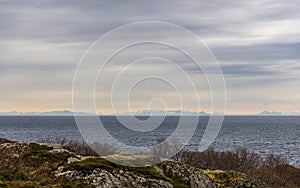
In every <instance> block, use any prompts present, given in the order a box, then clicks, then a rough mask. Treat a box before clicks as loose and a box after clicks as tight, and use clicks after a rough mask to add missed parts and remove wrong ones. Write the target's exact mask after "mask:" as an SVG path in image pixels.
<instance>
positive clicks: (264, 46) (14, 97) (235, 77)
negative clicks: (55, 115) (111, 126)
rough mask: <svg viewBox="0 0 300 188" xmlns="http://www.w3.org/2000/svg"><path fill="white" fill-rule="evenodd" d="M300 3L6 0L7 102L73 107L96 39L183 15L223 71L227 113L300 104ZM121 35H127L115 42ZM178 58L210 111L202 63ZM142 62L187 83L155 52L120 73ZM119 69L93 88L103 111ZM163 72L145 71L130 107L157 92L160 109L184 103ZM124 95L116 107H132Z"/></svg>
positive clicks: (1, 21) (2, 26) (30, 107)
mask: <svg viewBox="0 0 300 188" xmlns="http://www.w3.org/2000/svg"><path fill="white" fill-rule="evenodd" d="M299 7H300V1H299V0H290V1H280V0H253V1H230V0H216V1H198V0H195V1H179V0H175V1H138V0H136V1H133V0H127V1H122V0H119V1H118V0H116V1H102V0H90V1H81V0H73V1H65V0H44V1H37V0H27V1H15V0H7V1H5V0H0V88H1V89H0V112H5V111H12V110H16V111H51V110H63V109H67V110H72V109H73V107H72V84H73V79H74V74H75V71H76V67H77V65H78V62H79V60H80V58H81V56H82V55H83V53H84V51H85V50H86V49H87V48H88V47H89V46H90V44H91V43H92V42H94V41H95V40H97V39H98V38H99V37H100V36H102V35H103V34H105V33H106V32H109V31H110V30H112V29H114V28H116V27H118V26H121V25H124V24H128V23H131V22H137V21H150V20H156V21H164V22H170V23H174V24H177V25H180V26H182V27H184V28H186V29H188V30H190V31H191V32H193V33H195V34H196V35H197V36H198V37H199V38H201V39H202V40H203V41H204V42H205V43H206V44H207V45H208V47H209V48H210V49H211V50H212V52H213V53H214V55H215V57H216V58H217V60H218V62H219V64H220V66H221V69H222V72H223V75H224V78H225V82H226V86H227V97H228V98H227V113H228V114H245V113H253V114H255V113H259V112H261V111H264V110H270V111H282V112H300V109H299V106H300V95H299V93H300V87H299V85H300V62H299V59H300V11H299ZM158 31H159V30H158ZM158 31H152V30H151V31H149V32H158ZM170 36H171V34H170ZM125 38H126V36H125ZM114 40H115V41H117V40H122V39H120V38H115V39H113V40H112V41H111V43H114V42H115V41H114ZM109 47H110V45H109V44H107V48H109ZM161 48H164V47H155V46H151V45H150V46H146V47H144V51H151V50H152V49H155V50H156V51H158V52H161V51H163V50H161ZM157 49H159V50H157ZM155 50H153V52H156V51H155ZM133 51H134V50H133ZM132 53H133V52H130V51H129V52H128V54H132ZM170 53H171V52H170ZM172 55H173V57H177V54H175V53H174V54H172ZM158 56H159V53H158ZM119 59H122V58H121V57H119ZM128 59H130V58H128ZM175 59H176V58H175ZM177 60H178V61H179V62H181V63H182V64H184V70H185V71H187V72H188V73H189V74H191V75H194V76H192V77H193V80H199V83H196V85H197V87H198V92H199V95H201V97H200V98H201V100H200V102H201V111H202V110H203V111H208V112H209V111H210V106H209V102H208V101H209V100H210V99H209V93H208V92H209V90H208V88H207V83H205V80H204V79H203V75H201V71H194V72H193V71H192V70H194V69H193V68H190V64H189V62H188V60H185V59H177ZM116 64H118V62H116ZM119 64H120V62H119ZM143 69H147V71H148V72H161V73H164V75H168V76H169V77H170V78H173V79H175V78H176V77H177V79H178V80H177V83H178V84H179V85H181V86H183V85H184V84H185V83H181V82H183V81H182V78H181V77H178V76H176V75H177V74H179V73H174V71H173V72H172V66H170V65H168V64H167V63H162V62H160V60H158V59H156V60H149V61H147V62H144V65H142V64H140V65H139V66H136V67H131V69H130V70H129V72H130V71H131V73H130V74H129V73H128V75H127V77H124V78H123V80H124V79H125V80H127V81H128V80H129V81H130V80H131V78H135V77H136V73H140V72H142V71H141V70H143ZM114 71H115V72H114ZM116 71H117V72H118V71H119V70H118V69H113V67H112V69H111V72H109V71H108V72H107V73H106V74H107V76H106V79H105V80H102V81H101V82H100V85H101V84H102V83H103V84H102V86H103V88H101V87H100V86H99V87H97V89H96V97H98V98H99V100H98V99H97V109H98V111H99V112H101V113H110V112H111V111H112V109H111V107H110V105H109V103H105V102H103V100H104V101H105V99H106V97H107V96H108V95H110V94H111V93H110V91H109V90H108V89H107V88H106V86H109V85H111V82H112V80H113V78H110V76H111V77H112V75H116V74H117V73H116ZM113 72H114V73H113ZM175 72H176V71H175ZM191 72H193V73H191ZM195 72H196V73H197V74H196V73H195ZM148 82H149V80H148ZM156 82H157V80H153V81H152V82H149V83H147V81H145V82H144V86H143V87H142V85H141V87H138V86H137V87H136V90H135V92H133V93H132V95H131V96H130V101H131V104H130V106H131V109H130V110H132V111H137V110H142V109H147V108H148V106H149V102H150V101H151V100H152V99H153V100H152V101H151V104H150V105H151V106H152V108H153V109H159V108H160V107H161V105H162V104H163V102H162V101H161V100H160V99H164V100H165V104H166V105H167V106H168V107H167V109H169V110H175V109H180V104H179V103H178V100H177V99H176V95H175V94H174V91H173V90H172V88H170V85H169V86H168V84H162V83H156ZM125 85H126V84H125ZM145 85H146V86H147V87H145ZM123 86H124V85H123ZM181 92H187V93H188V92H191V91H190V90H189V89H186V90H184V91H181ZM117 95H119V96H118V97H117V98H116V99H115V102H116V105H117V109H116V111H117V112H127V111H128V109H127V104H125V103H124V104H123V103H122V99H123V98H124V96H125V97H126V98H127V95H128V90H127V89H126V88H124V91H123V90H122V89H120V88H119V90H118V93H117ZM101 97H102V98H101ZM158 98H160V99H158ZM118 100H120V101H118ZM188 104H189V107H190V108H188V109H186V108H185V109H183V110H191V111H194V110H198V108H196V107H195V106H194V105H193V101H189V103H188Z"/></svg>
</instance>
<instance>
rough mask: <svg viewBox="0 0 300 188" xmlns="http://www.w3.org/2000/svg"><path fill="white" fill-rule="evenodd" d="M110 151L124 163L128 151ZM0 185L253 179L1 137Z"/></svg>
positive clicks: (234, 183)
mask: <svg viewBox="0 0 300 188" xmlns="http://www.w3.org/2000/svg"><path fill="white" fill-rule="evenodd" d="M113 157H115V158H116V159H119V158H122V160H124V163H126V156H125V157H124V156H122V157H120V156H113ZM136 157H138V156H136ZM129 158H130V159H132V156H130V157H129ZM143 160H144V159H143ZM0 187H195V188H196V187H197V188H198V187H199V188H201V187H212V188H213V187H257V185H256V184H255V183H254V182H253V181H252V180H250V179H248V178H246V176H245V175H243V174H240V173H237V172H225V171H209V170H201V169H197V168H194V167H191V166H189V165H185V164H181V163H179V162H176V161H173V160H164V161H162V162H161V163H159V164H158V165H154V166H147V167H128V166H123V165H118V164H115V163H112V162H110V161H109V160H107V159H106V158H103V157H83V156H79V155H76V154H74V153H72V152H69V151H68V150H67V149H66V148H64V147H63V146H61V145H53V144H38V143H17V142H12V141H8V140H5V139H0Z"/></svg>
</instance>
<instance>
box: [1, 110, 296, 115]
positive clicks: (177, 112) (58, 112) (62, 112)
mask: <svg viewBox="0 0 300 188" xmlns="http://www.w3.org/2000/svg"><path fill="white" fill-rule="evenodd" d="M74 115H79V116H95V115H96V116H132V115H134V116H211V115H213V116H219V115H223V114H221V113H215V114H210V113H207V112H204V111H201V112H193V111H186V110H169V111H164V110H140V111H136V112H125V113H118V114H95V113H89V112H73V111H70V110H55V111H45V112H18V111H10V112H0V116H74ZM299 115H300V113H298V112H280V111H262V112H260V113H257V114H225V115H224V116H299Z"/></svg>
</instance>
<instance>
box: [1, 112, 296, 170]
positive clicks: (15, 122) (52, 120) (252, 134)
mask: <svg viewBox="0 0 300 188" xmlns="http://www.w3.org/2000/svg"><path fill="white" fill-rule="evenodd" d="M179 118H180V117H175V116H168V117H166V118H165V119H164V121H163V123H162V124H161V125H160V126H159V127H158V128H156V129H154V130H153V131H151V132H147V133H141V132H134V131H130V130H129V129H127V128H126V127H124V126H122V125H121V124H120V122H119V121H118V119H117V118H116V117H114V116H101V118H100V119H101V121H102V122H103V124H104V126H105V128H106V129H107V130H108V132H109V133H110V134H111V135H112V136H114V137H116V138H118V140H119V141H121V142H122V143H126V144H129V145H133V146H135V145H140V144H141V143H144V145H145V146H146V145H151V144H153V143H155V142H156V140H157V139H158V138H162V137H164V138H166V137H168V136H169V135H171V134H172V132H173V131H174V130H175V128H176V126H177V123H178V120H179ZM140 119H143V117H140ZM208 120H209V117H202V116H201V117H199V123H198V126H197V130H196V131H195V134H194V135H193V137H192V139H191V140H190V142H189V144H188V145H187V149H197V148H198V146H199V142H200V140H201V137H202V135H203V132H204V130H205V128H206V125H207V122H208ZM0 137H3V138H7V139H10V140H16V141H22V142H30V141H38V140H41V139H55V138H67V139H75V140H82V139H83V138H82V136H81V134H80V132H79V130H78V127H77V125H76V121H75V118H74V117H72V116H0ZM212 146H213V147H214V148H215V149H217V150H233V149H235V148H238V147H246V148H248V149H251V150H254V151H255V152H258V153H260V154H262V155H267V154H275V155H280V156H283V157H285V158H286V159H287V160H288V161H289V162H290V163H291V164H293V165H296V166H299V167H300V117H299V116H269V117H268V116H227V117H225V119H224V122H223V126H222V128H221V130H220V132H219V135H218V136H217V138H216V140H215V142H214V143H213V144H212Z"/></svg>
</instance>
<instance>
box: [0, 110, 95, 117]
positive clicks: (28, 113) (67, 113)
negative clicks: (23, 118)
mask: <svg viewBox="0 0 300 188" xmlns="http://www.w3.org/2000/svg"><path fill="white" fill-rule="evenodd" d="M74 114H78V115H89V114H90V113H86V112H76V113H74V112H72V111H69V110H57V111H49V112H18V111H11V112H0V115H48V116H50V115H61V116H67V115H69V116H73V115H74Z"/></svg>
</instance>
